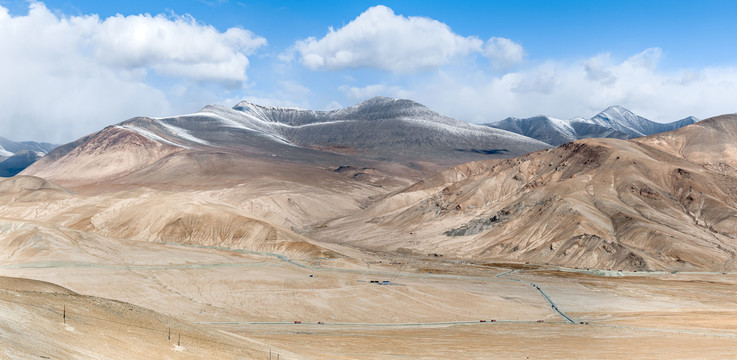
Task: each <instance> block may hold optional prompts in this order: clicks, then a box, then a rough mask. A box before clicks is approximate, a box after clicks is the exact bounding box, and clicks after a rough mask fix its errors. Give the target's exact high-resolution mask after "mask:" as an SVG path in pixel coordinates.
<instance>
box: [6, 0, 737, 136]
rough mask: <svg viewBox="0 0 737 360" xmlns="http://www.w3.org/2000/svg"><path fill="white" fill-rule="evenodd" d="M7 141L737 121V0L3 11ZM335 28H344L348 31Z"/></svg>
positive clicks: (98, 4) (194, 4)
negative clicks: (302, 122)
mask: <svg viewBox="0 0 737 360" xmlns="http://www.w3.org/2000/svg"><path fill="white" fill-rule="evenodd" d="M0 7H1V8H0V49H4V51H0V79H2V80H3V81H2V82H1V83H0V108H3V109H5V111H3V112H2V113H0V125H1V126H0V136H4V137H7V138H11V139H15V140H30V139H33V140H43V141H53V142H66V141H71V140H74V139H76V138H78V137H80V136H83V135H85V134H87V133H90V132H92V131H96V130H99V129H100V128H102V127H104V126H106V125H109V124H113V123H117V122H120V121H122V120H125V119H127V118H129V117H132V116H137V115H147V116H165V115H174V114H180V113H190V112H194V111H197V110H198V109H200V108H202V107H203V106H204V105H207V104H210V103H218V104H222V105H228V106H232V105H234V104H235V103H236V102H237V101H239V100H241V99H248V100H249V101H252V102H255V103H259V104H263V105H281V106H299V107H303V108H310V109H317V110H325V109H332V108H337V107H342V106H349V105H352V104H355V103H357V102H360V101H362V100H365V99H367V98H370V97H372V96H376V95H384V96H391V97H403V98H410V99H413V100H415V101H418V102H421V103H423V104H425V105H427V106H429V107H430V108H432V109H435V110H437V111H439V112H441V113H444V114H447V115H450V116H453V117H456V118H459V119H462V120H466V121H471V122H479V123H481V122H493V121H498V120H501V119H503V118H505V117H507V116H516V117H525V116H532V115H536V114H547V115H551V116H555V117H559V118H570V117H574V116H585V117H590V116H593V115H594V114H596V113H597V112H598V111H600V110H603V109H604V108H606V107H607V106H609V105H615V104H616V105H622V106H625V107H627V108H629V109H630V110H632V111H635V112H636V113H638V114H640V115H642V116H645V117H648V118H650V119H652V120H655V121H661V122H664V121H673V120H677V119H680V118H683V117H686V116H688V115H694V116H697V117H700V118H704V117H708V116H712V115H718V114H721V113H728V112H729V113H732V112H736V111H737V102H736V101H734V99H735V98H737V60H736V59H737V40H736V39H735V36H734V34H737V21H735V20H734V19H735V18H737V2H735V1H700V2H694V1H488V2H476V1H455V2H441V1H394V2H392V1H389V2H375V1H320V2H305V1H282V2H277V1H223V0H201V1H176V2H171V1H168V2H165V1H120V2H118V1H66V0H61V1H56V0H49V1H44V2H28V1H16V0H0ZM331 29H332V30H331Z"/></svg>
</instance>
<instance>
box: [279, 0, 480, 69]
mask: <svg viewBox="0 0 737 360" xmlns="http://www.w3.org/2000/svg"><path fill="white" fill-rule="evenodd" d="M482 46H483V41H481V40H480V39H478V38H477V37H474V36H469V37H464V36H460V35H458V34H456V33H454V32H453V31H452V30H451V29H450V27H449V26H448V25H446V24H444V23H442V22H439V21H437V20H433V19H429V18H425V17H414V16H410V17H405V16H402V15H397V14H395V13H394V11H392V9H390V8H388V7H386V6H381V5H379V6H375V7H372V8H369V9H368V10H366V11H365V12H364V13H362V14H361V15H359V16H358V17H357V18H356V19H354V20H353V21H351V22H350V23H348V24H347V25H345V26H344V27H342V28H340V29H338V30H333V29H332V28H331V29H330V31H329V32H328V34H327V35H325V36H324V37H323V38H321V39H319V40H318V39H316V38H314V37H310V38H307V39H305V40H302V41H298V42H297V43H296V44H295V47H294V49H295V50H296V51H297V52H298V53H299V55H300V57H301V62H302V64H303V65H304V66H306V67H307V68H309V69H312V70H341V69H347V68H360V67H366V68H373V69H381V70H389V71H393V72H401V73H404V72H413V71H417V70H424V69H428V68H434V67H438V66H441V65H444V64H446V63H448V62H449V61H451V60H453V59H454V58H457V57H459V56H463V55H467V54H470V53H476V52H481V50H482ZM282 58H283V59H289V58H290V55H289V54H287V55H285V56H283V57H282Z"/></svg>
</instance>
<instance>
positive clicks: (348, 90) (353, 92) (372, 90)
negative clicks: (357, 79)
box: [339, 84, 413, 101]
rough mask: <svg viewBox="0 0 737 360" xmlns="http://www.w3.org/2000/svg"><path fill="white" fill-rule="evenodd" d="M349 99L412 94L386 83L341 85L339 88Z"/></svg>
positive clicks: (406, 97)
mask: <svg viewBox="0 0 737 360" xmlns="http://www.w3.org/2000/svg"><path fill="white" fill-rule="evenodd" d="M339 89H340V90H341V91H343V93H345V94H346V95H347V96H348V97H349V98H350V99H352V100H357V101H363V100H366V99H370V98H372V97H375V96H388V97H394V98H402V99H411V98H412V96H413V94H412V92H410V91H407V90H405V89H403V88H401V87H399V86H388V85H386V84H372V85H366V86H364V87H355V86H341V87H340V88H339Z"/></svg>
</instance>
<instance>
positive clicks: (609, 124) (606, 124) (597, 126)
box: [486, 105, 698, 146]
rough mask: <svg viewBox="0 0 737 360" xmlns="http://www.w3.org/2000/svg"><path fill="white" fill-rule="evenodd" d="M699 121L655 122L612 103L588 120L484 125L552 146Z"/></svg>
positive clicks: (651, 131)
mask: <svg viewBox="0 0 737 360" xmlns="http://www.w3.org/2000/svg"><path fill="white" fill-rule="evenodd" d="M696 121H698V119H696V118H694V117H693V116H689V117H687V118H685V119H682V120H678V121H674V122H672V123H668V124H661V123H656V122H654V121H650V120H648V119H646V118H644V117H642V116H639V115H637V114H635V113H633V112H632V111H629V110H628V109H626V108H624V107H622V106H619V105H615V106H610V107H608V108H606V109H605V110H604V111H602V112H600V113H598V114H596V115H595V116H594V117H592V118H590V119H585V118H582V117H575V118H572V119H570V120H560V119H555V118H552V117H549V116H543V115H539V116H534V117H531V118H526V119H517V118H506V119H504V120H502V121H499V122H496V123H493V124H486V125H487V126H490V127H494V128H498V129H504V130H507V131H512V132H515V133H518V134H522V135H525V136H529V137H532V138H534V139H538V140H540V141H544V142H546V143H548V144H550V145H553V146H559V145H562V144H564V143H566V142H569V141H573V140H577V139H586V138H617V139H631V138H635V137H640V136H646V135H652V134H657V133H661V132H665V131H670V130H675V129H678V128H681V127H684V126H687V125H690V124H693V123H694V122H696Z"/></svg>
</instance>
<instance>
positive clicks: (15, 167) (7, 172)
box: [0, 137, 57, 177]
mask: <svg viewBox="0 0 737 360" xmlns="http://www.w3.org/2000/svg"><path fill="white" fill-rule="evenodd" d="M56 146H57V145H54V144H49V143H38V142H34V141H23V142H16V141H12V140H8V139H6V138H4V137H0V177H11V176H14V175H15V174H18V173H19V172H21V171H23V169H25V168H26V167H28V166H29V165H31V164H33V163H34V162H36V161H37V160H38V159H40V158H41V157H43V156H44V155H46V153H48V152H49V151H51V150H53V149H54V148H55V147H56Z"/></svg>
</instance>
